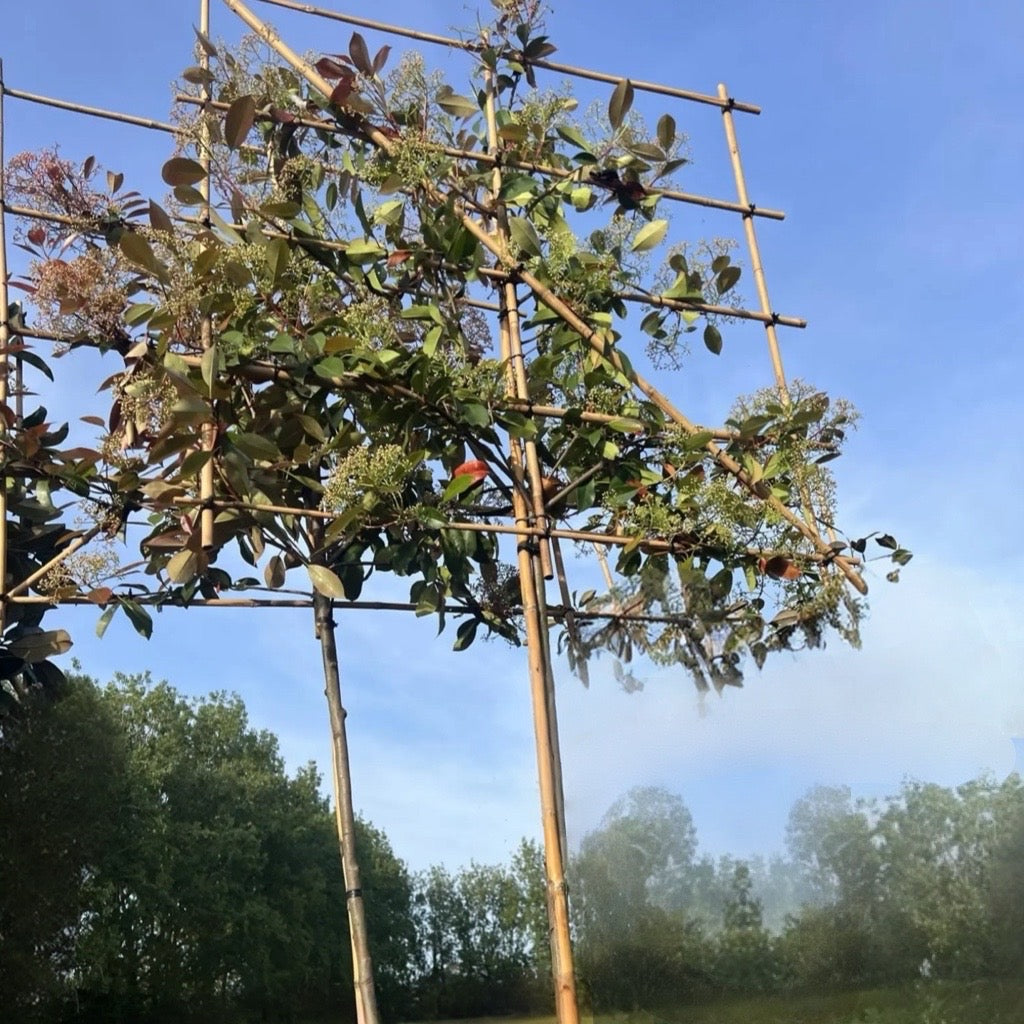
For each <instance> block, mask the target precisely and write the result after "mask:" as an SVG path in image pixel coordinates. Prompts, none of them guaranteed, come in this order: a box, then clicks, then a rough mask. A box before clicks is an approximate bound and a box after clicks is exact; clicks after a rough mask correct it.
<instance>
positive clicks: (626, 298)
mask: <svg viewBox="0 0 1024 1024" xmlns="http://www.w3.org/2000/svg"><path fill="white" fill-rule="evenodd" d="M225 2H226V0H225ZM7 211H8V212H9V213H11V214H13V215H14V216H16V217H26V218H29V219H32V220H42V221H50V222H53V223H55V224H67V225H68V226H69V227H80V226H81V224H82V221H81V219H80V218H76V217H71V216H69V215H67V214H63V213H50V212H48V211H46V210H35V209H32V208H31V207H28V206H18V205H15V204H13V203H12V204H10V205H8V207H7ZM171 219H172V220H174V221H177V222H178V223H181V224H198V225H202V224H203V222H202V220H201V219H200V218H199V217H187V216H180V215H175V216H172V218H171ZM228 226H229V227H232V228H235V229H236V230H239V231H244V230H245V225H244V224H229V225H228ZM263 233H264V235H266V237H267V238H281V239H283V240H285V241H291V242H294V241H295V236H293V235H290V234H288V233H287V232H284V231H275V230H273V229H266V230H264V231H263ZM303 240H304V241H315V242H316V244H317V245H319V246H322V247H323V248H325V249H335V250H337V251H339V252H344V251H345V250H346V249H347V248H348V243H347V242H340V241H334V240H332V239H328V238H323V239H303ZM476 272H477V274H478V275H479V276H480V277H482V278H486V279H489V280H494V281H505V280H508V279H509V277H510V276H511V272H510V271H506V270H502V269H500V268H498V267H478V268H477V270H476ZM615 298H617V299H622V301H623V302H631V303H637V304H641V305H646V306H661V307H664V308H665V309H674V310H678V311H680V312H695V313H711V314H714V315H716V316H728V317H732V318H734V319H736V320H756V321H758V322H760V323H763V324H766V325H767V324H772V325H775V324H778V325H779V326H782V327H799V328H804V327H806V326H807V321H806V320H804V319H803V318H801V317H795V316H785V315H783V314H781V313H772V312H763V311H761V310H755V309H743V308H741V307H739V306H722V305H718V304H717V303H712V302H703V301H701V300H699V299H672V298H668V297H666V296H664V295H655V294H653V293H652V294H646V293H642V292H620V293H616V294H615ZM459 301H460V303H461V304H463V305H466V306H473V307H476V308H478V309H487V310H490V311H492V312H494V311H496V310H497V307H496V306H495V305H494V304H493V303H486V302H482V301H480V300H478V299H471V298H462V299H460V300H459Z"/></svg>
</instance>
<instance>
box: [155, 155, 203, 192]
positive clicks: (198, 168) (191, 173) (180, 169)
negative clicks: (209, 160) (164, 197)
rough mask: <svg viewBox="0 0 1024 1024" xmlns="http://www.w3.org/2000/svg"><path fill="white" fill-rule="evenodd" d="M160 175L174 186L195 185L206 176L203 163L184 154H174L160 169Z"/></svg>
mask: <svg viewBox="0 0 1024 1024" xmlns="http://www.w3.org/2000/svg"><path fill="white" fill-rule="evenodd" d="M160 177H161V178H163V179H164V181H165V182H167V184H168V185H170V186H171V187H172V188H177V187H178V186H179V185H195V184H197V183H198V182H200V181H202V180H203V178H205V177H206V171H205V170H204V169H203V165H202V164H201V163H199V162H198V161H196V160H190V159H189V158H188V157H184V156H173V157H171V159H170V160H168V161H167V163H165V164H164V166H163V167H162V168H161V170H160Z"/></svg>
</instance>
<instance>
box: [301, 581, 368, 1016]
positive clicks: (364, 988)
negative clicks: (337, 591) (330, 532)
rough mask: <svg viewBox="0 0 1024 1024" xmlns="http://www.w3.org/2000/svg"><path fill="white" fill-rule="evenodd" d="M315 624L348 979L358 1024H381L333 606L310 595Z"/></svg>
mask: <svg viewBox="0 0 1024 1024" xmlns="http://www.w3.org/2000/svg"><path fill="white" fill-rule="evenodd" d="M313 620H314V623H315V626H316V634H317V637H318V639H319V640H320V651H321V654H322V656H323V663H324V693H325V695H326V697H327V709H328V713H329V715H330V721H331V767H332V774H333V782H334V793H335V818H336V822H337V826H338V845H339V847H340V849H341V863H342V869H343V872H344V876H345V901H346V905H347V909H348V924H349V933H350V935H351V939H352V973H353V983H354V987H355V1001H356V1013H357V1015H358V1018H359V1024H379V1016H378V1012H377V993H376V989H375V987H374V983H373V958H372V956H371V954H370V943H369V937H368V933H367V927H366V906H365V903H364V901H363V890H362V882H361V878H360V874H359V859H358V856H357V854H356V846H355V827H356V822H355V811H354V810H353V804H352V776H351V771H350V768H349V752H348V735H347V733H346V729H345V718H346V716H347V712H346V711H345V706H344V704H343V703H342V699H341V672H340V669H339V667H338V647H337V641H336V638H335V632H334V631H335V623H334V617H333V614H332V602H331V599H330V598H329V597H326V596H325V595H324V594H321V593H319V592H316V591H314V593H313Z"/></svg>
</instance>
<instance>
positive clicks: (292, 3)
mask: <svg viewBox="0 0 1024 1024" xmlns="http://www.w3.org/2000/svg"><path fill="white" fill-rule="evenodd" d="M260 2H261V3H265V4H270V5H271V6H273V7H284V8H287V9H288V10H291V11H299V12H300V13H302V14H312V15H315V16H316V17H318V18H329V19H330V20H332V21H343V22H346V23H347V24H349V25H357V26H359V27H360V28H371V29H374V30H376V31H378V32H386V33H388V34H389V35H395V36H405V37H406V38H407V39H415V40H417V41H418V42H421V43H437V44H438V45H440V46H448V47H451V48H453V49H457V50H467V51H469V52H471V53H479V52H480V50H482V49H483V46H482V45H481V44H480V43H473V42H468V41H466V40H464V39H451V38H449V37H447V36H439V35H436V34H435V33H433V32H420V31H418V30H416V29H411V28H404V27H403V26H401V25H389V24H387V23H385V22H383V21H373V20H372V19H370V18H357V17H355V16H354V15H351V14H342V13H340V12H339V11H329V10H325V9H324V8H322V7H314V6H313V5H312V4H304V3H297V2H296V0H260ZM517 56H518V57H519V59H520V60H521V62H522V63H524V64H532V65H533V66H534V67H536V68H544V69H545V70H547V71H558V72H560V73H561V74H563V75H572V76H574V77H576V78H588V79H590V80H592V81H595V82H608V83H609V84H611V85H618V84H619V82H621V81H622V78H623V76H622V75H611V74H608V73H607V72H604V71H592V70H591V69H590V68H580V67H575V66H574V65H572V64H561V63H559V62H557V61H552V60H540V59H536V58H534V59H531V58H528V57H525V56H523V55H521V54H518V55H517ZM630 84H631V85H632V86H633V88H634V89H639V90H640V91H641V92H651V93H657V94H659V95H662V96H672V97H675V98H676V99H680V100H690V101H692V102H694V103H705V104H708V105H709V106H713V107H721V106H723V100H722V99H721V98H719V97H718V96H711V95H708V94H707V93H701V92H693V91H691V90H689V89H677V88H676V87H675V86H671V85H662V84H660V83H659V82H641V81H634V80H633V79H630ZM328 95H330V93H328ZM724 102H725V103H727V104H728V105H729V106H731V107H732V109H733V110H742V111H743V112H744V113H747V114H760V113H761V108H760V107H756V106H754V104H752V103H741V102H740V101H739V100H733V99H727V100H725V101H724Z"/></svg>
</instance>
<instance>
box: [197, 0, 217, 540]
mask: <svg viewBox="0 0 1024 1024" xmlns="http://www.w3.org/2000/svg"><path fill="white" fill-rule="evenodd" d="M199 30H200V32H202V34H203V35H204V36H205V37H206V38H207V39H209V38H210V0H199ZM199 66H200V67H201V68H202V69H203V70H204V71H207V72H208V71H209V70H210V55H209V54H208V53H207V52H206V48H205V47H203V46H201V47H200V48H199ZM210 98H211V97H210V84H209V80H208V79H207V77H206V76H205V75H204V76H203V86H202V100H203V110H202V114H201V115H200V121H199V163H200V164H201V165H202V168H203V177H202V180H201V181H200V182H199V193H200V195H201V196H202V197H203V201H202V204H201V205H200V207H199V216H200V217H201V219H202V221H203V223H204V224H205V225H209V223H210V154H211V151H212V148H213V144H212V140H211V135H210V120H209V119H210V116H211V112H210V107H209V103H210ZM199 337H200V342H201V344H202V347H203V356H204V359H205V358H209V356H212V357H213V360H214V366H213V370H212V371H211V376H210V379H211V381H212V380H213V378H214V377H216V375H217V364H216V352H214V351H213V349H214V341H213V324H212V322H211V320H210V315H209V314H208V313H206V314H204V315H203V318H202V319H201V320H200V321H199ZM208 354H209V356H208ZM211 390H212V387H211ZM209 404H210V414H211V418H210V419H208V420H207V421H206V422H205V423H203V424H202V426H201V427H200V428H199V446H200V450H201V451H203V452H207V453H209V454H208V457H207V459H206V462H204V463H203V465H202V467H201V468H200V470H199V497H200V498H201V500H202V505H201V506H200V510H199V534H200V541H201V543H202V545H203V548H204V549H205V550H207V551H210V550H211V549H212V548H213V546H214V541H213V519H214V511H213V497H214V495H213V450H214V448H216V446H217V421H216V416H215V415H214V413H213V400H212V399H211V400H210V403H209Z"/></svg>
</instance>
